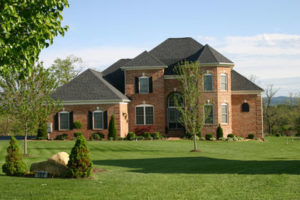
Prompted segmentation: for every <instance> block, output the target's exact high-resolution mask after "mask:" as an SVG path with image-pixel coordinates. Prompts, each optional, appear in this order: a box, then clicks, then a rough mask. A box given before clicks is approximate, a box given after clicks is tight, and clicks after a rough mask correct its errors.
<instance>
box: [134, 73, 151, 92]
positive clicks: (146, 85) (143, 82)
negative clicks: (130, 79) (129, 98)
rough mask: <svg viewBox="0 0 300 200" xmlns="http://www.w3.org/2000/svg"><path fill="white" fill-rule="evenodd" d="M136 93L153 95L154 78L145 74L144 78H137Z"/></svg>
mask: <svg viewBox="0 0 300 200" xmlns="http://www.w3.org/2000/svg"><path fill="white" fill-rule="evenodd" d="M135 93H140V94H148V93H152V77H147V76H145V75H144V74H143V76H140V77H135Z"/></svg>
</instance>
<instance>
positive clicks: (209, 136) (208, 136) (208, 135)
mask: <svg viewBox="0 0 300 200" xmlns="http://www.w3.org/2000/svg"><path fill="white" fill-rule="evenodd" d="M213 137H214V136H213V134H211V133H208V134H206V135H205V139H206V140H210V139H211V138H213Z"/></svg>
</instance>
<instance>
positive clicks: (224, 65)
mask: <svg viewBox="0 0 300 200" xmlns="http://www.w3.org/2000/svg"><path fill="white" fill-rule="evenodd" d="M200 66H207V67H209V66H220V67H231V66H234V63H226V62H214V63H201V62H200Z"/></svg>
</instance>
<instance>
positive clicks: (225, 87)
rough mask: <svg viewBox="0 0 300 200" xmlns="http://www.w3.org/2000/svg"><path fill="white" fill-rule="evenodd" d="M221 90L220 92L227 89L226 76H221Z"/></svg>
mask: <svg viewBox="0 0 300 200" xmlns="http://www.w3.org/2000/svg"><path fill="white" fill-rule="evenodd" d="M220 82H221V90H222V91H227V89H228V78H227V74H221V81H220Z"/></svg>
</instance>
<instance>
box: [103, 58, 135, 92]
mask: <svg viewBox="0 0 300 200" xmlns="http://www.w3.org/2000/svg"><path fill="white" fill-rule="evenodd" d="M129 61H131V59H120V60H118V61H117V62H115V63H114V64H112V65H111V66H109V67H108V68H107V69H106V70H104V71H103V72H102V74H103V78H104V79H105V80H107V81H108V82H109V83H110V84H112V85H113V86H114V87H115V88H117V89H118V90H119V91H121V92H122V93H123V94H124V93H125V86H124V81H125V80H124V71H123V70H121V69H120V67H122V66H124V65H125V64H126V63H128V62H129Z"/></svg>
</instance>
